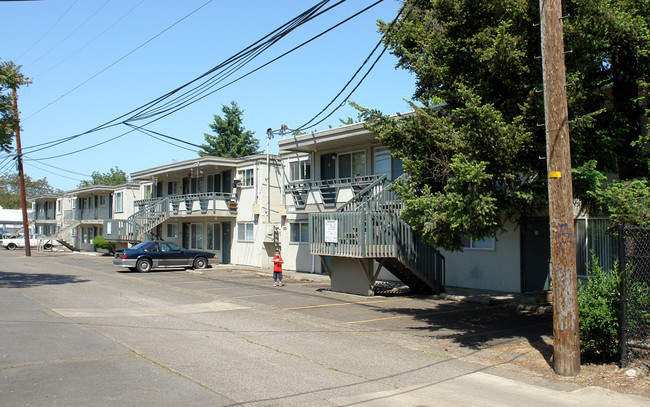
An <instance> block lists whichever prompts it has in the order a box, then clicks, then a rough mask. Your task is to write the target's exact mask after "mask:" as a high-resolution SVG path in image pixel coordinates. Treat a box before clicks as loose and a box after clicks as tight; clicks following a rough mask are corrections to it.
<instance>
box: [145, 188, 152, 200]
mask: <svg viewBox="0 0 650 407" xmlns="http://www.w3.org/2000/svg"><path fill="white" fill-rule="evenodd" d="M144 199H151V185H145V186H144Z"/></svg>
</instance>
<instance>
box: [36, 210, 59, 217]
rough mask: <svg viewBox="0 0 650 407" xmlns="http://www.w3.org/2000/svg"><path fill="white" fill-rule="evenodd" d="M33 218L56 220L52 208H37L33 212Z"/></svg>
mask: <svg viewBox="0 0 650 407" xmlns="http://www.w3.org/2000/svg"><path fill="white" fill-rule="evenodd" d="M34 215H35V216H34V220H56V216H55V214H54V210H53V209H52V210H45V209H39V210H38V211H36V213H35V214H34Z"/></svg>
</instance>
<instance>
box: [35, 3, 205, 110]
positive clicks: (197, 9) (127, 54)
mask: <svg viewBox="0 0 650 407" xmlns="http://www.w3.org/2000/svg"><path fill="white" fill-rule="evenodd" d="M213 1H214V0H208V1H206V2H205V3H203V4H202V5H200V6H199V7H197V8H195V9H194V10H193V11H191V12H190V13H189V14H186V15H185V16H184V17H183V18H181V19H180V20H177V21H176V22H175V23H173V24H172V25H170V26H168V27H167V28H165V29H164V30H162V31H160V32H159V33H158V34H156V35H154V36H153V37H151V38H149V39H148V40H147V41H145V42H143V43H142V44H140V45H138V46H137V47H135V48H134V49H132V50H131V51H129V52H128V53H126V54H125V55H123V56H122V57H120V58H118V59H117V60H116V61H114V62H112V63H111V64H110V65H108V66H107V67H105V68H104V69H102V70H100V71H99V72H97V73H96V74H94V75H92V76H91V77H90V78H88V79H86V80H85V81H83V82H81V83H80V84H79V85H77V86H75V87H74V88H72V89H71V90H69V91H67V92H66V93H64V94H63V95H61V96H59V97H58V98H57V99H55V100H54V101H52V102H50V103H48V104H47V105H45V106H44V107H42V108H40V109H39V110H37V111H36V112H34V113H32V114H31V115H29V116H27V118H25V119H24V120H23V121H25V120H28V119H29V118H31V117H34V116H35V115H37V114H38V113H40V112H42V111H43V110H45V109H47V108H48V107H50V106H52V105H53V104H54V103H56V102H58V101H59V100H61V99H63V98H64V97H66V96H68V95H69V94H70V93H72V92H74V91H75V90H77V89H79V88H80V87H82V86H83V85H85V84H86V83H88V82H90V81H91V80H93V79H95V78H96V77H98V76H99V75H101V74H102V73H104V72H106V71H107V70H108V69H110V68H111V67H113V66H114V65H116V64H118V63H119V62H121V61H122V60H124V59H125V58H127V57H128V56H130V55H131V54H133V53H134V52H136V51H138V50H139V49H140V48H142V47H144V46H145V45H147V44H149V43H150V42H151V41H153V40H155V39H156V38H158V37H160V36H161V35H163V34H164V33H166V32H167V31H169V30H170V29H172V28H173V27H175V26H176V25H178V24H179V23H181V22H182V21H183V20H185V19H186V18H188V17H190V16H191V15H192V14H194V13H196V12H197V11H199V10H200V9H202V8H203V7H205V6H207V5H208V4H210V3H212V2H213Z"/></svg>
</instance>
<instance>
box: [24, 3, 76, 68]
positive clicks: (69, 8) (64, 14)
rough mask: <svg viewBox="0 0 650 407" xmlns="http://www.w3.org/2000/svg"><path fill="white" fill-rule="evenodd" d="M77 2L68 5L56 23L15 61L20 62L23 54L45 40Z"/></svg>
mask: <svg viewBox="0 0 650 407" xmlns="http://www.w3.org/2000/svg"><path fill="white" fill-rule="evenodd" d="M78 2H79V0H75V2H74V3H72V4H71V5H70V7H68V9H67V10H66V11H65V12H64V13H63V14H61V17H59V19H58V20H56V21H55V22H54V24H52V25H51V26H50V28H48V29H47V31H45V32H44V33H43V35H41V36H40V38H39V39H37V40H36V42H34V43H33V44H32V45H31V46H30V47H29V48H27V49H26V50H25V52H23V53H22V54H21V55H20V56H19V57H18V58H16V60H17V61H20V60H21V59H22V58H23V57H24V56H25V54H27V53H28V52H29V51H30V50H31V49H32V48H34V47H35V46H36V44H38V43H39V42H41V40H42V39H43V38H45V36H46V35H47V34H49V33H50V31H52V29H53V28H54V27H55V26H56V25H57V24H59V22H60V21H61V20H62V19H63V17H65V16H66V15H67V14H68V12H69V11H70V10H72V8H73V7H74V6H75V5H76V4H77V3H78Z"/></svg>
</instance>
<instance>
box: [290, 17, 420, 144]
mask: <svg viewBox="0 0 650 407" xmlns="http://www.w3.org/2000/svg"><path fill="white" fill-rule="evenodd" d="M402 11H403V9H400V10H399V12H398V13H397V16H396V17H395V18H394V19H393V21H392V22H391V23H390V25H389V26H388V29H387V30H386V32H387V33H388V32H390V30H391V29H392V27H393V25H394V24H395V23H396V22H397V20H398V19H399V17H400V16H401V15H402ZM407 17H408V14H407ZM384 38H385V35H384V36H383V37H382V38H381V39H380V40H379V41H378V42H377V45H375V47H374V48H373V49H372V51H371V52H370V54H368V56H367V57H366V59H365V60H364V61H363V63H362V64H361V66H360V67H359V69H357V70H356V72H355V73H354V74H353V75H352V77H351V78H350V80H348V82H347V83H346V84H345V85H344V86H343V88H342V89H341V90H340V91H339V92H338V93H337V94H336V95H335V96H334V97H333V98H332V100H331V101H330V102H329V103H328V104H327V105H326V106H325V107H324V108H323V109H322V110H321V111H320V112H318V113H317V114H316V115H315V116H314V117H312V118H311V119H310V120H308V121H307V122H306V123H305V124H303V125H301V126H299V127H298V128H296V129H292V130H291V131H296V132H300V131H304V130H306V129H309V128H312V127H315V126H318V125H319V124H320V123H322V122H324V121H325V120H327V119H328V118H329V117H331V116H332V115H333V114H334V113H335V112H336V111H337V110H338V109H340V108H341V107H342V106H343V105H345V103H346V102H347V101H348V100H349V99H350V96H352V94H353V93H354V92H355V91H356V90H357V89H358V88H359V86H361V84H362V83H363V81H364V80H365V79H366V77H367V76H368V75H369V74H370V72H371V71H372V70H373V69H374V67H375V65H377V63H378V62H379V60H380V59H381V57H382V56H383V55H384V53H385V52H386V47H384V48H383V49H382V51H381V52H380V53H379V55H378V56H377V58H375V61H374V62H373V63H372V65H371V66H370V68H369V69H368V71H367V72H366V73H365V74H364V75H363V76H362V77H361V80H360V81H359V83H357V84H356V85H355V86H354V87H353V88H352V90H351V91H350V92H349V93H348V94H347V96H346V97H345V99H343V101H342V102H341V103H339V105H338V106H337V107H336V108H335V109H334V110H332V111H331V112H330V113H329V114H327V115H326V116H325V117H323V118H322V119H321V120H319V121H317V122H316V123H314V124H312V125H311V126H310V125H309V124H310V123H312V122H313V121H314V120H316V119H317V118H318V116H320V115H321V114H323V113H324V112H325V111H326V110H327V109H328V108H329V107H330V106H331V105H332V104H334V102H335V101H336V99H338V97H339V96H341V94H342V93H343V92H344V91H345V89H347V87H348V86H350V84H351V83H352V81H353V80H354V78H356V76H357V75H358V74H359V72H361V70H362V69H363V67H364V66H365V65H366V64H367V63H368V61H369V60H370V58H371V57H372V55H373V54H374V53H375V52H376V51H377V49H378V48H379V46H380V45H381V44H382V43H383V41H384Z"/></svg>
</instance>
